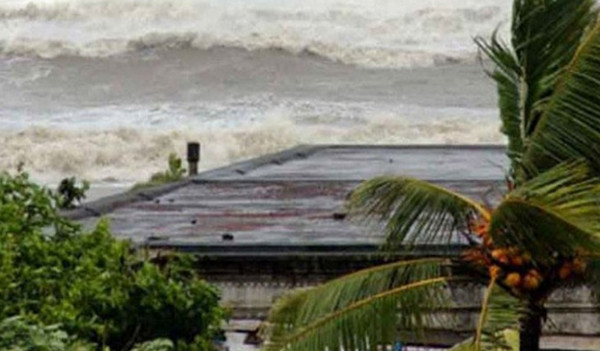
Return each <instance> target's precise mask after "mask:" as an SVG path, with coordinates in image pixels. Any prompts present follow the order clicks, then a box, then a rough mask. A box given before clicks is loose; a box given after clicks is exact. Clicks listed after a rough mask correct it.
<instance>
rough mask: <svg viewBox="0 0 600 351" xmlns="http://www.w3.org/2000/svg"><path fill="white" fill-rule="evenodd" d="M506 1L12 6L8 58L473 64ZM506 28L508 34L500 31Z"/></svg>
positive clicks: (40, 0) (2, 13)
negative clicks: (151, 52) (191, 54)
mask: <svg viewBox="0 0 600 351" xmlns="http://www.w3.org/2000/svg"><path fill="white" fill-rule="evenodd" d="M509 11H510V7H509V6H507V4H506V0H463V1H460V2H455V1H448V0H431V1H422V0H403V1H395V0H368V1H365V0H345V1H340V0H318V1H317V0H309V1H307V0H287V1H275V0H251V1H246V0H244V1H242V0H218V1H217V0H154V1H146V0H119V1H114V0H9V1H3V2H2V3H1V4H0V21H1V23H2V24H3V30H2V31H1V33H0V53H3V54H4V55H33V56H39V57H45V58H50V57H57V56H65V55H66V56H73V55H74V56H85V57H103V56H110V55H118V54H123V53H127V52H136V51H141V50H148V49H153V48H167V49H168V48H181V47H191V48H197V49H206V48H211V47H223V46H228V47H238V48H244V49H248V50H257V49H281V50H285V51H288V52H290V53H294V54H298V53H311V54H314V55H319V56H322V57H325V58H327V59H330V60H334V61H339V62H343V63H349V64H357V65H361V66H368V67H413V66H430V65H435V64H445V63H448V62H456V61H472V60H473V59H474V58H475V56H476V55H475V53H476V50H475V48H474V47H473V45H471V39H472V38H473V37H474V36H476V35H487V33H489V32H491V31H492V30H493V29H494V28H496V27H497V26H498V25H499V24H501V23H506V22H507V18H508V14H509ZM501 29H502V30H505V29H506V26H501Z"/></svg>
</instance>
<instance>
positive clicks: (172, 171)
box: [133, 154, 186, 189]
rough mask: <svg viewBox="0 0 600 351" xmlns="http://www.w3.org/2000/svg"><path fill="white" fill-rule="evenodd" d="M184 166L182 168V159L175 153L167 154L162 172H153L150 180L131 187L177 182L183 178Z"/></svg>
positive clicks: (137, 187)
mask: <svg viewBox="0 0 600 351" xmlns="http://www.w3.org/2000/svg"><path fill="white" fill-rule="evenodd" d="M185 171H186V170H185V168H183V161H182V160H181V158H179V157H177V155H176V154H170V155H169V161H168V168H167V170H166V171H164V172H158V173H154V174H153V175H152V176H151V177H150V180H149V181H147V182H143V183H137V184H136V185H135V186H134V187H133V188H134V189H139V188H146V187H149V186H155V185H161V184H167V183H173V182H177V181H180V180H182V179H183V177H184V175H185Z"/></svg>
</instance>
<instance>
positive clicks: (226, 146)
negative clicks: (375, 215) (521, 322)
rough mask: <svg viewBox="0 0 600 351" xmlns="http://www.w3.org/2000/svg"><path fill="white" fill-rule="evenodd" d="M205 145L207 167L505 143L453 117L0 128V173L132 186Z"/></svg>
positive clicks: (490, 123) (487, 128) (484, 126)
mask: <svg viewBox="0 0 600 351" xmlns="http://www.w3.org/2000/svg"><path fill="white" fill-rule="evenodd" d="M192 140H196V141H200V142H201V143H202V161H201V167H202V168H203V169H209V168H213V167H217V166H221V165H225V164H228V163H230V162H233V161H237V160H241V159H247V158H250V157H253V156H257V155H261V154H265V153H268V152H274V151H279V150H282V149H285V148H288V147H292V146H294V145H297V144H302V143H341V144H343V143H353V144H356V143H358V144H360V143H371V144H390V143H394V144H421V143H423V144H425V143H427V144H431V143H440V144H489V143H502V142H503V141H504V139H503V137H502V136H501V135H500V133H499V132H498V124H497V121H495V120H493V119H489V118H486V119H482V120H481V121H477V122H476V123H474V121H473V119H472V118H450V119H446V120H439V121H433V122H423V121H421V122H419V121H414V120H413V121H406V120H402V119H398V118H397V117H393V116H381V117H376V118H371V119H370V120H369V121H368V122H367V121H365V122H364V123H360V124H356V125H354V126H349V127H346V128H344V127H334V126H330V125H326V124H314V125H302V124H298V123H296V122H294V121H292V120H291V119H285V118H283V119H282V118H277V119H270V120H265V121H264V122H261V123H257V124H254V125H250V126H248V125H246V126H243V127H242V126H240V127H237V128H231V127H227V128H226V127H221V128H219V127H215V128H210V129H202V130H190V129H183V128H182V129H171V130H166V131H161V130H152V129H147V130H140V129H134V128H118V129H111V130H104V131H89V130H86V131H78V130H65V129H55V128H52V127H46V128H43V127H32V128H27V129H25V130H22V131H20V132H4V133H0V143H1V144H2V145H3V147H2V148H1V149H0V170H15V169H16V168H17V167H18V165H19V164H22V165H23V166H24V168H25V169H26V170H27V171H28V172H30V173H31V174H32V176H33V177H34V178H35V179H36V180H38V181H41V182H44V183H56V182H58V181H59V180H60V179H62V178H63V177H66V176H72V175H75V176H78V177H82V178H85V179H88V180H90V181H92V182H95V183H98V182H100V183H102V182H104V183H106V182H109V183H110V182H119V183H131V182H135V181H140V180H145V179H147V178H148V177H149V175H150V174H152V173H154V172H156V171H159V170H163V169H164V168H165V163H166V159H167V156H168V154H169V153H171V152H176V153H178V154H180V155H183V154H184V152H185V144H186V142H187V141H192Z"/></svg>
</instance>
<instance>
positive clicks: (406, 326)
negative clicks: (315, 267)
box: [266, 259, 449, 351]
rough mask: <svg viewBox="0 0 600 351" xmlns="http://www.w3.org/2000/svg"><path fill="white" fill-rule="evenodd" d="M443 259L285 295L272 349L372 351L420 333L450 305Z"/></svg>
mask: <svg viewBox="0 0 600 351" xmlns="http://www.w3.org/2000/svg"><path fill="white" fill-rule="evenodd" d="M446 263H447V262H446V261H445V260H441V259H419V260H412V261H403V262H394V263H390V264H387V265H383V266H378V267H373V268H369V269H366V270H362V271H359V272H356V273H353V274H350V275H347V276H344V277H341V278H339V279H336V280H333V281H331V282H329V283H326V284H324V285H320V286H318V287H315V288H312V289H308V290H304V291H300V292H296V293H292V294H291V295H289V296H286V297H284V298H282V299H280V300H279V301H278V302H277V304H276V305H275V306H274V308H273V309H272V311H271V314H270V316H269V321H268V325H269V327H268V330H267V338H268V340H269V342H268V343H267V346H266V349H267V350H282V349H286V350H288V349H289V350H310V351H318V350H326V349H328V350H331V351H334V350H339V349H340V348H344V349H347V350H348V349H352V350H357V351H358V350H372V349H373V348H374V347H376V346H377V345H378V344H380V343H391V342H393V341H394V339H395V338H396V337H397V330H399V329H400V330H410V331H419V330H420V329H422V328H423V327H424V326H425V325H427V324H428V323H430V322H431V321H432V318H433V317H432V316H431V311H432V309H433V308H435V307H441V306H443V305H446V304H447V301H446V294H444V290H443V287H444V285H445V282H446V280H447V279H449V278H448V277H447V274H448V272H447V271H446V270H445V269H444V265H445V264H446Z"/></svg>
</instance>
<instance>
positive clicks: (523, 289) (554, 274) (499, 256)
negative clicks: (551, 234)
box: [463, 223, 586, 294]
mask: <svg viewBox="0 0 600 351" xmlns="http://www.w3.org/2000/svg"><path fill="white" fill-rule="evenodd" d="M472 229H473V232H474V233H475V235H477V236H478V237H480V238H481V239H482V245H481V247H479V248H476V249H470V250H468V251H467V252H466V253H465V255H463V258H464V259H465V260H467V261H470V262H471V263H473V264H476V265H480V266H485V267H487V270H488V274H489V276H490V277H491V278H494V279H496V280H497V281H501V282H503V283H504V285H506V286H507V287H509V288H511V289H512V290H513V292H515V293H519V294H522V293H529V292H532V291H535V290H537V289H538V288H539V287H540V285H541V284H542V282H543V281H544V280H546V279H556V278H558V279H560V280H568V279H571V278H573V277H575V276H577V275H581V274H583V273H584V272H585V269H586V264H585V262H584V261H583V260H582V259H581V258H580V257H577V256H575V257H570V258H557V259H556V260H555V263H553V264H552V265H551V266H549V267H541V266H537V267H536V266H534V265H533V264H532V260H531V255H529V254H528V253H526V252H522V251H521V250H520V249H519V248H516V247H495V246H494V245H493V242H492V239H491V237H490V236H489V233H488V229H489V225H488V223H480V224H477V225H475V226H473V228H472Z"/></svg>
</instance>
